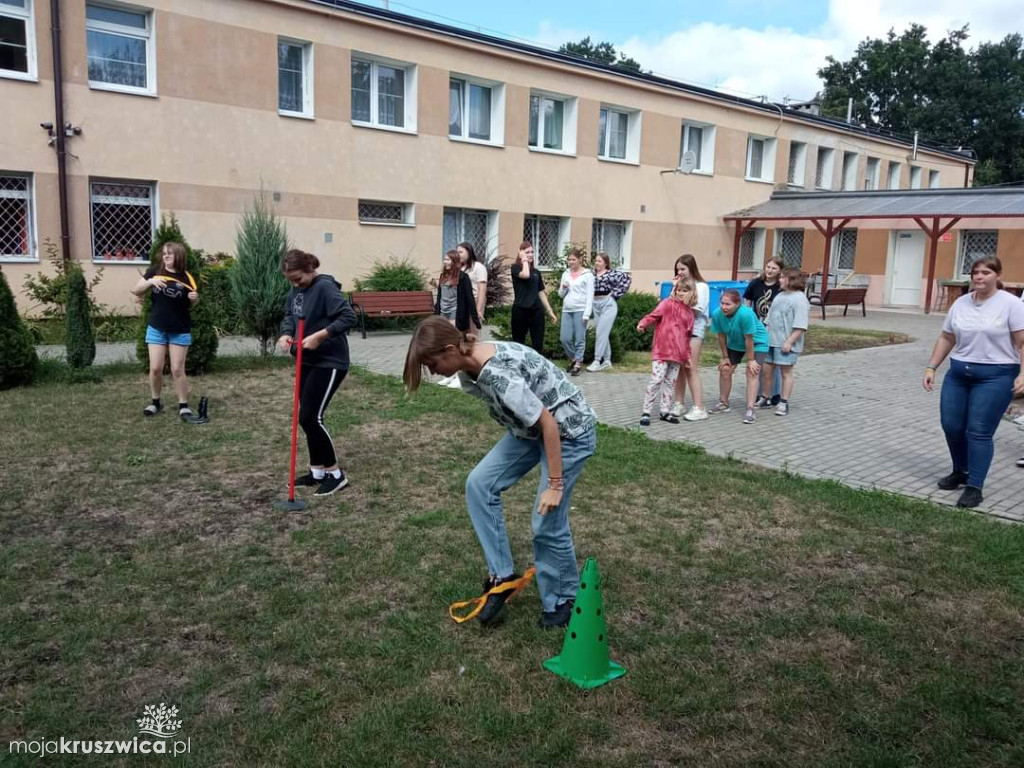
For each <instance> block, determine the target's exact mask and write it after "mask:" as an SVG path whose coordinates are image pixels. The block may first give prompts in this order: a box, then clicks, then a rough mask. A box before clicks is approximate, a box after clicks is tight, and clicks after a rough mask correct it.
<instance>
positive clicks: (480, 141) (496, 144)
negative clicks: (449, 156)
mask: <svg viewBox="0 0 1024 768" xmlns="http://www.w3.org/2000/svg"><path fill="white" fill-rule="evenodd" d="M448 138H449V140H451V141H457V142H459V143H460V144H476V145H478V146H481V147H494V148H495V149H504V148H505V144H504V143H503V142H500V141H484V140H483V139H470V138H466V137H465V136H452V135H451V134H450V133H449V134H448Z"/></svg>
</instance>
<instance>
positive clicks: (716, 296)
mask: <svg viewBox="0 0 1024 768" xmlns="http://www.w3.org/2000/svg"><path fill="white" fill-rule="evenodd" d="M747 285H748V283H747V281H746V280H712V281H711V282H709V283H708V290H709V291H710V293H711V298H710V300H709V301H708V315H709V316H710V315H711V313H712V312H714V311H715V310H716V309H718V305H719V304H720V303H721V301H722V294H723V293H725V292H726V291H728V290H729V289H730V288H735V289H736V290H737V291H739V292H740V295H741V296H742V295H743V292H744V291H745V290H747ZM671 295H672V281H671V280H665V281H663V282H662V283H661V293H660V294H659V295H658V298H659V299H667V298H668V297H669V296H671Z"/></svg>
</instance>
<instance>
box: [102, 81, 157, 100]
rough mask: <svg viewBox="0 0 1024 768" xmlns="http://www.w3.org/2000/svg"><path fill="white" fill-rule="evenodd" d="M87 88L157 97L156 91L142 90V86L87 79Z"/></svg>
mask: <svg viewBox="0 0 1024 768" xmlns="http://www.w3.org/2000/svg"><path fill="white" fill-rule="evenodd" d="M89 88H90V89H92V90H94V91H110V92H111V93H124V94H127V95H128V96H147V97H149V98H151V99H155V98H156V97H157V95H156V91H148V90H143V89H142V88H130V87H128V86H126V85H112V84H110V83H94V82H93V81H92V80H90V81H89Z"/></svg>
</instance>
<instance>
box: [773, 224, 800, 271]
mask: <svg viewBox="0 0 1024 768" xmlns="http://www.w3.org/2000/svg"><path fill="white" fill-rule="evenodd" d="M775 255H776V256H778V257H779V258H780V259H782V263H783V264H785V265H786V266H787V267H797V268H798V269H799V268H800V267H802V266H803V264H804V231H803V230H802V229H777V230H775Z"/></svg>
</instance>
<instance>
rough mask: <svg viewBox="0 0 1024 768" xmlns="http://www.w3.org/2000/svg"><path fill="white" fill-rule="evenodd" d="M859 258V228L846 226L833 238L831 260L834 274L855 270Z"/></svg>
mask: <svg viewBox="0 0 1024 768" xmlns="http://www.w3.org/2000/svg"><path fill="white" fill-rule="evenodd" d="M856 260H857V230H856V229H851V228H844V229H841V230H840V231H839V234H838V235H836V236H835V237H834V238H832V258H831V259H830V260H829V263H830V265H831V269H832V273H833V274H840V275H841V274H849V273H850V272H853V267H854V263H855V262H856Z"/></svg>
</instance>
